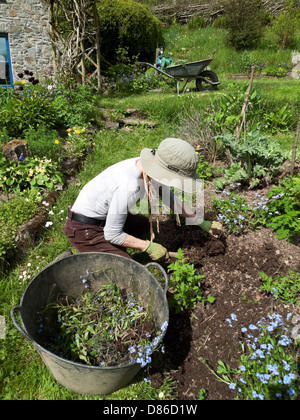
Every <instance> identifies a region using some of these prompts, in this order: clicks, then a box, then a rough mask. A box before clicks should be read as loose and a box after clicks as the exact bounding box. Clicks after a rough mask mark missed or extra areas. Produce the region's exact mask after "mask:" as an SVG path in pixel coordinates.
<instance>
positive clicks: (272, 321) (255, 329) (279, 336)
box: [202, 314, 299, 400]
mask: <svg viewBox="0 0 300 420" xmlns="http://www.w3.org/2000/svg"><path fill="white" fill-rule="evenodd" d="M290 317H291V314H288V316H287V320H286V321H285V320H284V319H283V317H282V316H281V315H280V314H270V315H268V316H267V318H263V319H261V320H259V321H258V322H257V324H256V325H255V324H250V325H249V326H248V327H242V328H241V333H242V341H241V349H242V355H241V356H240V358H239V359H238V360H237V364H238V367H237V368H230V367H229V366H228V365H226V364H225V363H224V362H222V361H221V360H220V361H219V362H218V369H217V372H215V371H213V370H212V369H211V368H210V367H209V366H208V364H207V362H206V361H205V360H202V362H203V363H204V364H205V365H206V366H207V367H208V368H209V369H210V370H211V371H212V373H213V374H214V375H215V376H216V377H217V378H218V380H219V381H221V382H224V383H226V384H227V385H228V386H229V389H231V390H232V391H233V392H236V399H237V400H257V399H259V400H295V399H296V398H297V396H298V394H299V375H298V371H299V358H298V357H297V353H298V351H299V343H297V342H294V341H293V338H292V337H291V331H290V325H289V322H288V321H289V319H290ZM226 321H228V323H229V326H230V327H231V328H233V327H234V325H233V322H237V321H238V320H237V317H236V316H235V314H231V317H230V318H228V319H226ZM286 324H287V325H286Z"/></svg>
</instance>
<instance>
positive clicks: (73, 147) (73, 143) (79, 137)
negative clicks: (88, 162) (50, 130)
mask: <svg viewBox="0 0 300 420" xmlns="http://www.w3.org/2000/svg"><path fill="white" fill-rule="evenodd" d="M67 132H68V139H67V148H66V154H67V156H69V157H71V158H75V159H80V158H82V157H84V156H85V155H86V153H87V151H88V149H92V143H91V139H90V136H89V135H88V133H87V131H86V129H85V128H84V127H80V126H74V127H71V128H68V129H67Z"/></svg>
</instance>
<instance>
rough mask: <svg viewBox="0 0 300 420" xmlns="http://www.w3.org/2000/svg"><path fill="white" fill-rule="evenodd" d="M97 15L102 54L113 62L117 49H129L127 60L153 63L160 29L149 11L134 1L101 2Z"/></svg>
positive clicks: (111, 0)
mask: <svg viewBox="0 0 300 420" xmlns="http://www.w3.org/2000/svg"><path fill="white" fill-rule="evenodd" d="M98 9H99V15H100V32H101V40H102V44H101V53H102V55H103V56H104V57H105V58H106V60H108V61H109V62H110V63H112V64H115V63H116V58H117V57H116V51H117V50H118V48H119V47H122V48H125V47H127V48H128V55H129V56H130V57H132V56H136V55H139V60H140V61H150V62H153V61H154V59H155V50H156V44H157V43H158V42H161V41H162V32H161V26H160V22H159V20H158V19H156V18H155V17H154V16H153V15H152V14H151V12H150V11H149V9H148V8H147V7H146V6H144V5H142V4H140V3H138V2H135V1H133V0H103V1H101V3H99V6H98Z"/></svg>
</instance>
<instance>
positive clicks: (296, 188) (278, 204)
mask: <svg viewBox="0 0 300 420" xmlns="http://www.w3.org/2000/svg"><path fill="white" fill-rule="evenodd" d="M267 197H268V198H269V199H270V201H269V203H268V208H269V213H270V214H269V217H268V219H267V221H266V223H267V224H268V226H270V227H271V228H272V229H273V230H275V231H276V232H277V235H278V239H284V238H286V239H287V240H289V241H290V240H292V239H293V238H294V237H295V236H300V224H299V217H300V175H299V174H298V175H297V176H295V177H293V178H292V177H290V176H287V177H286V178H285V179H284V180H283V181H282V182H281V183H280V184H279V185H278V186H275V187H273V188H272V189H271V191H269V192H268V194H267Z"/></svg>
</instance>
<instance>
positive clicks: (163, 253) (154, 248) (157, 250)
mask: <svg viewBox="0 0 300 420" xmlns="http://www.w3.org/2000/svg"><path fill="white" fill-rule="evenodd" d="M143 251H144V252H146V253H147V254H148V255H149V257H150V258H151V259H152V260H153V261H158V260H167V259H168V258H169V253H168V250H167V249H166V248H164V247H163V246H162V245H160V244H157V243H155V242H150V241H149V242H148V245H147V247H146V248H145V249H144V250H143Z"/></svg>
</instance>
